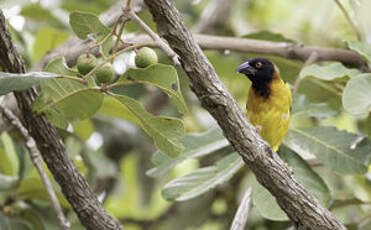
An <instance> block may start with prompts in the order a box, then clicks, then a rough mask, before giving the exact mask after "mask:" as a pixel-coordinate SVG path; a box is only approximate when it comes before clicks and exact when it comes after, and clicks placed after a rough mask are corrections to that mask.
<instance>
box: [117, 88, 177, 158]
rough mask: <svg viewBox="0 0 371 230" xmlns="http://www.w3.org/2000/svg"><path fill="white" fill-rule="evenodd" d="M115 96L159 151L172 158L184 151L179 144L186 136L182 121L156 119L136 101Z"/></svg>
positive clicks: (167, 118)
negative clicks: (138, 122) (133, 116)
mask: <svg viewBox="0 0 371 230" xmlns="http://www.w3.org/2000/svg"><path fill="white" fill-rule="evenodd" d="M113 96H114V98H116V99H117V100H119V101H120V102H121V103H122V104H123V105H124V106H125V107H126V109H127V110H129V111H130V112H131V113H132V114H134V115H135V116H136V117H137V118H138V120H139V121H140V124H141V127H142V128H143V129H144V131H146V133H147V134H148V135H150V136H151V137H152V138H153V140H154V142H155V145H156V146H157V148H159V150H161V151H162V152H164V153H165V154H167V155H169V156H171V157H175V156H178V155H179V154H180V153H181V152H182V151H183V149H184V147H183V145H182V143H180V142H179V139H180V138H182V137H183V136H184V126H183V123H182V121H181V120H179V119H176V118H170V117H155V116H153V115H152V114H150V113H148V112H147V111H146V110H145V109H144V108H143V106H142V105H140V104H139V103H138V102H137V101H136V100H134V99H132V98H130V97H127V96H123V95H115V94H113Z"/></svg>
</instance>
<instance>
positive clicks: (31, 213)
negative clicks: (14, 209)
mask: <svg viewBox="0 0 371 230" xmlns="http://www.w3.org/2000/svg"><path fill="white" fill-rule="evenodd" d="M20 217H21V218H22V219H23V220H27V221H28V222H29V223H30V224H31V225H32V227H33V229H37V230H46V229H47V228H46V227H45V224H44V222H43V217H42V216H41V215H40V214H39V213H38V212H37V211H36V210H35V209H32V208H28V209H26V210H22V212H21V213H20Z"/></svg>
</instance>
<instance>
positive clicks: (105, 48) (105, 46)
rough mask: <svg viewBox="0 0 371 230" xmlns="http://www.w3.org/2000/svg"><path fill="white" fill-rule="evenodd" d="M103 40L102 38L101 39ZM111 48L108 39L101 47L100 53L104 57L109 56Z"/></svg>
mask: <svg viewBox="0 0 371 230" xmlns="http://www.w3.org/2000/svg"><path fill="white" fill-rule="evenodd" d="M102 39H103V38H102ZM111 47H112V37H110V38H108V39H107V40H106V41H105V42H104V43H103V45H102V51H103V53H104V55H106V56H109V52H110V50H111Z"/></svg>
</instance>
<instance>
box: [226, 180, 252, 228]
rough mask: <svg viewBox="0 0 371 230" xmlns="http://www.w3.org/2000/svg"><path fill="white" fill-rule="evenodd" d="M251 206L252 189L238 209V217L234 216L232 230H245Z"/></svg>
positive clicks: (248, 190)
mask: <svg viewBox="0 0 371 230" xmlns="http://www.w3.org/2000/svg"><path fill="white" fill-rule="evenodd" d="M250 206H251V187H249V188H248V189H247V190H246V192H245V194H244V195H243V198H242V200H241V204H240V206H239V207H238V210H237V212H236V215H235V216H234V219H233V222H232V226H231V229H230V230H244V229H245V226H246V224H247V218H248V217H249V211H250Z"/></svg>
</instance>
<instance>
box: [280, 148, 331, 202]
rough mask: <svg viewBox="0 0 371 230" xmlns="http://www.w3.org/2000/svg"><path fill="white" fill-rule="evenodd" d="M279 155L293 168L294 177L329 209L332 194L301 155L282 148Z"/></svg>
mask: <svg viewBox="0 0 371 230" xmlns="http://www.w3.org/2000/svg"><path fill="white" fill-rule="evenodd" d="M279 155H280V157H281V158H282V159H283V160H284V161H285V162H286V163H287V164H288V165H289V166H290V167H291V169H292V171H293V173H294V177H295V178H296V179H297V180H298V181H299V182H300V183H301V184H302V185H303V186H304V187H305V188H306V189H308V190H309V192H310V193H311V194H312V195H313V196H314V197H315V198H317V200H319V202H320V203H321V204H322V205H323V206H325V207H327V206H328V205H329V203H330V200H331V194H330V190H329V188H328V187H327V185H326V183H325V182H324V180H323V179H322V178H321V177H320V176H319V175H318V174H317V173H316V172H315V171H314V170H313V169H312V168H311V167H310V165H309V164H308V163H307V162H306V161H305V160H304V159H303V158H301V157H300V155H298V154H296V153H295V152H293V151H291V150H290V149H288V148H287V147H282V148H281V149H280V151H279Z"/></svg>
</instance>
